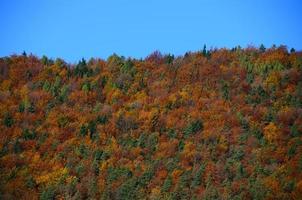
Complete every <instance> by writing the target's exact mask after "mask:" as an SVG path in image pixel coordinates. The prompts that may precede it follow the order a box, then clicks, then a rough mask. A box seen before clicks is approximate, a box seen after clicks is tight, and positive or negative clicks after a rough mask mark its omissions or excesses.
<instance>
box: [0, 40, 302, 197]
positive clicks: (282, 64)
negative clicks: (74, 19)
mask: <svg viewBox="0 0 302 200" xmlns="http://www.w3.org/2000/svg"><path fill="white" fill-rule="evenodd" d="M0 199H30V200H32V199H33V200H34V199H41V200H51V199H113V200H114V199H116V200H120V199H121V200H122V199H128V200H135V199H154V200H155V199H167V200H168V199H171V200H174V199H175V200H178V199H196V200H197V199H205V200H210V199H221V200H231V199H232V200H249V199H251V200H252V199H256V200H262V199H265V200H272V199H284V200H285V199H286V200H291V199H302V52H300V51H295V50H294V49H288V48H287V47H286V46H272V47H267V48H265V47H264V46H263V45H261V46H260V47H252V46H251V47H247V48H241V47H240V46H238V47H235V48H232V49H225V48H220V49H215V48H213V49H208V48H206V46H204V48H201V50H200V51H196V52H187V53H185V54H184V55H182V56H174V55H171V54H162V53H160V52H159V51H155V52H154V53H152V54H150V55H149V56H147V57H146V58H144V59H135V58H130V57H129V58H126V57H123V56H119V55H117V54H113V55H111V56H109V57H108V58H107V59H100V58H91V59H89V60H85V59H81V60H80V61H79V62H77V63H75V64H70V63H68V62H66V61H64V60H63V59H60V58H56V59H51V58H48V57H47V56H43V57H38V56H35V55H32V54H26V53H25V52H24V53H23V54H20V55H11V56H7V57H2V58H0Z"/></svg>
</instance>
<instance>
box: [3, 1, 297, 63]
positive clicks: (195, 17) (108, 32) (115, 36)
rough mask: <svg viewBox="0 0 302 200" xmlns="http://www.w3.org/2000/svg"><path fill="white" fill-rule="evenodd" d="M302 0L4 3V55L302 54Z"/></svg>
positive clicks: (75, 57) (71, 59)
mask: <svg viewBox="0 0 302 200" xmlns="http://www.w3.org/2000/svg"><path fill="white" fill-rule="evenodd" d="M301 10H302V1H299V0H283V1H281V0H145V1H144V0H107V1H103V0H48V1H46V0H27V1H22V0H19V1H18V0H1V1H0V56H1V57H2V56H7V55H11V54H13V53H17V54H20V53H22V52H23V50H25V51H26V52H27V53H30V52H31V53H33V54H35V55H38V56H42V55H44V54H45V55H47V56H48V57H52V58H56V57H61V58H63V59H65V60H66V61H68V62H76V61H78V60H79V59H81V58H82V57H84V58H86V59H88V58H90V57H101V58H107V57H108V56H109V55H111V54H112V53H114V52H115V53H117V54H119V55H124V56H131V57H135V58H141V57H142V58H144V57H145V56H147V55H148V54H150V53H151V52H153V51H154V50H160V51H161V52H163V53H172V54H175V55H180V54H184V53H185V52H187V51H196V50H200V49H202V47H203V45H204V44H207V47H219V48H220V47H228V48H231V47H234V46H236V45H241V46H243V47H246V46H247V45H256V46H258V45H260V44H261V43H263V44H265V46H271V45H272V44H276V45H280V44H285V45H287V46H288V47H289V48H292V47H294V48H295V49H297V50H301V49H302V14H299V12H300V13H301Z"/></svg>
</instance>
